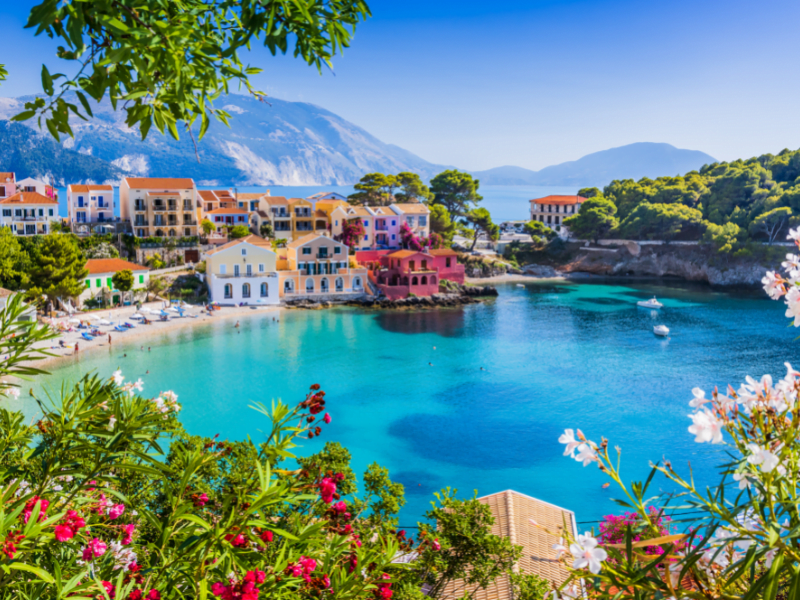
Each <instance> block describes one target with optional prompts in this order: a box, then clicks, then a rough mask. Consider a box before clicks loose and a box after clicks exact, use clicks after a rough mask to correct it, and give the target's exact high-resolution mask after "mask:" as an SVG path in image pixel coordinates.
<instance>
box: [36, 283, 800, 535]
mask: <svg viewBox="0 0 800 600" xmlns="http://www.w3.org/2000/svg"><path fill="white" fill-rule="evenodd" d="M500 292H501V295H500V297H499V298H497V299H496V300H493V301H491V302H488V303H486V304H482V305H473V306H469V307H466V308H464V309H463V310H462V309H457V310H440V311H430V312H415V313H410V312H366V311H360V310H356V309H337V310H328V311H316V312H302V311H287V312H285V313H284V315H283V317H282V318H281V320H280V323H273V322H272V317H271V316H269V317H267V316H266V315H263V314H262V315H260V316H259V315H257V316H254V317H253V318H252V319H251V320H243V321H242V328H241V333H237V332H236V331H235V329H234V328H233V327H232V323H230V322H226V323H224V324H223V323H222V322H219V323H215V324H210V325H208V326H202V327H197V328H195V329H193V330H192V331H188V330H187V331H182V332H173V333H171V334H164V336H163V337H161V338H159V339H152V340H151V341H149V342H148V343H149V344H150V346H151V347H152V351H151V352H149V353H148V352H147V351H146V349H145V352H141V351H140V350H139V344H133V345H129V346H127V347H126V346H125V345H124V343H122V338H123V335H117V336H116V338H115V343H114V346H113V349H111V350H106V349H105V348H103V349H100V350H98V351H96V352H86V353H82V354H81V356H80V359H79V360H78V361H77V362H75V363H73V364H70V365H67V366H65V367H63V368H61V369H59V370H58V371H57V372H55V373H54V374H53V375H52V376H50V377H49V379H47V381H46V386H47V387H53V386H56V385H58V384H59V382H60V381H62V380H64V379H67V380H75V379H77V378H78V377H79V375H80V374H81V373H84V372H86V371H91V370H96V371H97V372H99V373H101V374H102V375H104V376H108V375H110V374H111V372H112V371H113V370H114V369H115V368H116V367H117V366H121V368H122V369H123V372H124V374H125V375H126V376H127V377H128V378H136V377H143V378H144V379H145V381H146V388H145V390H146V391H147V392H149V393H153V394H155V393H156V392H157V391H159V390H165V389H173V390H175V391H176V392H177V393H178V395H179V397H180V402H181V404H182V405H183V407H184V410H183V413H182V419H183V422H184V423H185V425H186V427H187V429H188V430H189V431H191V432H193V433H197V434H204V435H214V434H216V433H219V434H221V436H222V437H223V438H229V439H241V438H243V437H244V436H245V435H250V436H252V437H253V438H254V439H258V438H259V436H260V431H261V430H262V429H264V427H265V424H264V423H263V422H260V418H259V417H258V415H257V414H256V413H254V412H253V411H252V410H250V409H248V404H250V403H252V402H253V401H262V402H265V403H268V402H269V401H270V400H271V399H272V398H282V399H284V400H285V401H287V402H297V401H300V400H302V399H303V397H304V394H305V392H306V390H307V389H308V387H309V385H311V384H312V383H319V384H321V385H322V386H323V389H325V390H326V392H327V399H328V400H329V410H330V412H331V414H332V416H333V423H332V424H331V425H330V426H329V427H328V428H327V429H326V432H325V434H324V436H323V438H322V441H317V440H313V441H310V442H308V443H307V444H306V446H305V451H307V452H312V451H316V450H317V449H319V448H320V447H321V445H322V443H324V441H326V440H338V441H340V442H342V443H343V444H344V445H345V446H346V447H348V448H349V449H350V450H351V451H352V453H353V462H354V467H355V469H356V470H357V472H362V471H363V470H364V469H365V468H366V466H367V465H368V464H369V463H371V462H373V461H376V462H378V463H380V464H382V465H385V466H387V467H388V468H389V469H390V472H391V475H392V477H393V478H394V479H396V480H398V481H400V482H402V483H403V484H405V486H406V492H407V499H408V504H407V506H406V509H405V510H404V514H403V519H402V524H403V525H413V522H414V520H415V519H416V518H417V517H418V516H420V515H421V514H422V513H423V512H424V511H425V510H426V509H427V507H428V503H429V501H430V499H431V493H432V492H433V491H435V490H438V489H440V488H441V487H444V486H452V487H456V488H458V489H459V490H460V491H461V492H462V493H466V494H471V492H472V490H474V489H477V490H479V492H480V494H489V493H493V492H497V491H500V490H504V489H508V488H513V489H516V490H518V491H521V492H524V493H527V494H530V495H532V496H535V497H537V498H541V499H543V500H547V501H550V502H553V503H556V504H559V505H561V506H565V507H568V508H571V509H573V510H575V511H576V512H577V516H578V521H591V520H595V519H598V518H600V517H601V516H602V515H603V514H606V513H607V512H609V511H611V510H613V508H614V505H613V503H612V502H611V498H612V497H619V494H618V492H616V491H615V490H614V487H613V485H612V487H611V488H609V489H602V487H601V486H602V484H603V482H604V481H605V480H604V479H603V477H602V476H601V474H600V473H599V472H598V471H597V469H594V468H591V467H588V468H585V469H584V468H583V467H581V466H580V465H579V464H578V463H576V462H574V461H570V460H569V459H566V458H563V457H562V456H561V449H560V446H559V444H558V443H557V441H556V440H557V437H558V435H559V434H560V433H561V432H562V430H563V429H564V428H565V427H580V428H582V429H583V431H584V432H585V433H586V434H587V435H588V436H590V437H591V438H592V439H595V440H598V441H599V438H600V436H601V435H605V436H607V437H609V438H610V440H611V445H612V446H613V445H615V444H619V445H620V446H622V447H623V452H624V454H623V469H624V474H625V476H626V477H628V478H643V477H645V476H646V473H647V470H648V469H647V465H648V461H649V460H651V459H652V460H659V459H661V457H662V456H665V457H668V458H670V459H671V460H672V461H673V463H674V464H675V465H681V466H685V465H686V463H687V461H691V462H692V466H693V467H694V468H695V474H696V476H697V478H698V479H699V480H700V481H711V479H710V478H709V474H710V473H711V470H710V469H711V466H712V465H713V464H716V463H717V462H719V461H721V460H722V458H723V457H722V455H721V454H720V450H719V449H718V448H711V447H708V446H700V445H698V444H695V443H694V442H693V441H692V436H690V435H689V434H688V432H687V431H686V427H687V426H688V425H689V421H688V419H687V418H686V415H687V413H688V412H689V408H688V406H687V402H688V400H689V399H690V398H691V391H690V390H691V388H692V387H693V386H695V385H699V386H701V387H704V388H706V389H707V390H710V389H711V388H712V387H713V386H714V385H720V386H724V385H726V384H727V383H733V384H736V385H738V383H739V382H740V381H741V380H742V379H743V378H744V376H745V375H747V374H752V375H761V374H763V373H772V374H773V375H780V376H782V375H783V373H784V367H783V363H784V361H786V360H790V361H792V362H800V355H799V354H800V352H798V351H799V350H800V342H795V341H794V338H795V336H796V335H797V334H796V330H795V329H793V328H791V329H790V328H787V326H786V320H785V319H784V318H783V315H782V312H783V310H782V309H781V305H780V304H779V303H777V302H771V301H769V300H765V299H763V297H762V295H761V294H760V293H752V294H751V293H749V292H741V293H738V294H737V295H736V296H733V295H729V294H727V293H718V292H713V291H710V290H709V289H708V288H701V287H692V286H689V285H683V286H681V285H670V286H668V287H665V286H664V285H656V284H642V283H636V284H631V285H630V286H622V285H600V284H571V283H570V284H568V283H557V284H553V283H537V284H528V285H527V286H526V287H525V288H524V289H522V288H518V287H516V286H514V285H507V286H501V289H500ZM653 293H656V294H657V295H658V297H659V299H661V300H663V301H664V303H665V305H666V306H665V309H664V310H662V311H661V315H656V314H655V313H654V312H651V311H648V310H644V309H640V308H637V307H636V306H635V301H636V300H638V299H641V298H645V297H648V296H650V295H652V294H653ZM660 323H664V324H666V325H667V326H668V327H670V328H671V329H672V331H673V335H672V337H671V338H670V339H661V338H657V337H655V336H654V335H653V334H652V327H653V325H655V324H660ZM124 353H127V355H128V356H127V358H123V354H124ZM429 363H432V365H433V366H429ZM480 367H484V368H485V371H482V370H481V369H480ZM148 369H149V370H150V375H145V371H146V370H148ZM27 408H28V410H32V407H29V406H28V407H27Z"/></svg>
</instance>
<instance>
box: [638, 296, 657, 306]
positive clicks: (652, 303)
mask: <svg viewBox="0 0 800 600" xmlns="http://www.w3.org/2000/svg"><path fill="white" fill-rule="evenodd" d="M636 305H637V306H641V307H642V308H661V307H662V306H664V305H663V304H661V302H659V301H658V300H656V297H655V296H653V297H652V298H650V300H639V302H637V303H636Z"/></svg>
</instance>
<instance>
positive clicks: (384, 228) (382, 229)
mask: <svg viewBox="0 0 800 600" xmlns="http://www.w3.org/2000/svg"><path fill="white" fill-rule="evenodd" d="M375 231H389V227H387V226H386V225H376V226H375Z"/></svg>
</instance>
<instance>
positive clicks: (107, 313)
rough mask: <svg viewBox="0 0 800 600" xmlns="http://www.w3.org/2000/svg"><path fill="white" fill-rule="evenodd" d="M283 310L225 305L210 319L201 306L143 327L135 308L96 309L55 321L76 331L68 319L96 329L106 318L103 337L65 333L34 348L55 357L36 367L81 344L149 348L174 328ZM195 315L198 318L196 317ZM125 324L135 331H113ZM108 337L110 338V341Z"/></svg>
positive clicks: (86, 348) (83, 347)
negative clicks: (135, 343)
mask: <svg viewBox="0 0 800 600" xmlns="http://www.w3.org/2000/svg"><path fill="white" fill-rule="evenodd" d="M163 304H164V303H163V302H161V301H159V302H148V303H146V304H143V305H142V309H145V308H150V309H153V310H160V309H161V308H162V306H163ZM281 310H282V307H280V306H258V307H252V306H223V307H222V308H220V309H219V310H216V311H214V313H213V316H211V315H210V314H208V313H207V312H206V311H205V310H204V309H202V308H201V307H199V306H191V307H189V310H187V311H185V312H186V314H189V315H193V316H186V317H179V316H178V313H172V311H169V312H170V313H171V314H174V317H171V318H170V320H169V321H158V320H154V321H152V323H151V324H150V325H144V324H142V323H141V321H137V320H133V319H131V316H132V315H134V314H135V313H136V312H137V309H136V307H135V306H127V307H124V308H115V309H109V310H96V311H91V312H90V313H82V312H80V313H76V314H74V315H72V316H71V317H62V318H59V319H56V321H57V322H63V323H65V325H71V326H72V327H73V328H75V327H76V326H77V325H76V324H71V323H69V322H68V321H69V319H79V320H81V321H84V322H87V323H90V324H92V326H97V323H99V322H100V320H101V319H107V320H108V321H111V322H112V323H113V325H106V326H102V325H99V326H97V329H99V330H100V331H101V332H102V335H100V336H97V337H95V339H94V340H93V341H88V340H86V339H84V338H83V337H82V336H81V334H82V333H84V332H87V331H88V330H87V329H77V330H75V331H70V332H64V333H62V334H60V335H59V336H58V337H57V338H54V339H51V340H47V341H46V342H43V343H40V344H37V345H36V346H35V347H37V348H46V349H47V350H48V351H49V352H50V353H51V354H53V355H54V356H52V357H49V358H46V359H43V360H37V361H35V363H34V364H35V365H36V366H37V367H39V368H43V367H45V366H47V365H50V364H52V363H53V362H55V361H58V360H60V359H63V358H65V357H70V356H74V355H75V344H76V343H77V344H78V352H79V353H80V354H83V353H84V352H91V351H92V350H93V349H98V348H107V347H108V345H109V343H110V344H112V345H113V344H114V343H120V342H127V341H131V340H133V339H136V340H141V343H142V344H143V345H146V340H147V338H148V337H153V336H156V335H158V334H162V333H165V332H168V331H171V330H174V329H180V328H183V327H192V326H196V325H201V324H207V323H212V322H216V321H221V320H225V321H234V323H235V321H236V320H239V319H247V318H249V317H253V316H256V315H264V314H265V313H272V314H274V315H275V316H276V318H277V317H278V315H279V314H280V312H281ZM87 315H92V316H96V317H97V318H96V319H89V317H88V316H87ZM144 315H145V316H147V318H148V319H151V320H152V319H157V317H156V316H155V315H151V314H148V313H146V312H145V313H144ZM194 315H197V316H196V318H195V317H194ZM125 322H128V323H131V324H133V325H134V326H135V327H134V328H133V329H128V330H127V331H116V330H115V329H114V326H115V325H116V324H117V323H125ZM232 326H233V324H232ZM109 335H110V336H111V341H110V342H109ZM59 340H63V342H64V347H61V345H60V342H59Z"/></svg>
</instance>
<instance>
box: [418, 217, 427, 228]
mask: <svg viewBox="0 0 800 600" xmlns="http://www.w3.org/2000/svg"><path fill="white" fill-rule="evenodd" d="M427 222H428V217H420V218H419V226H420V227H425V225H426V224H427Z"/></svg>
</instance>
